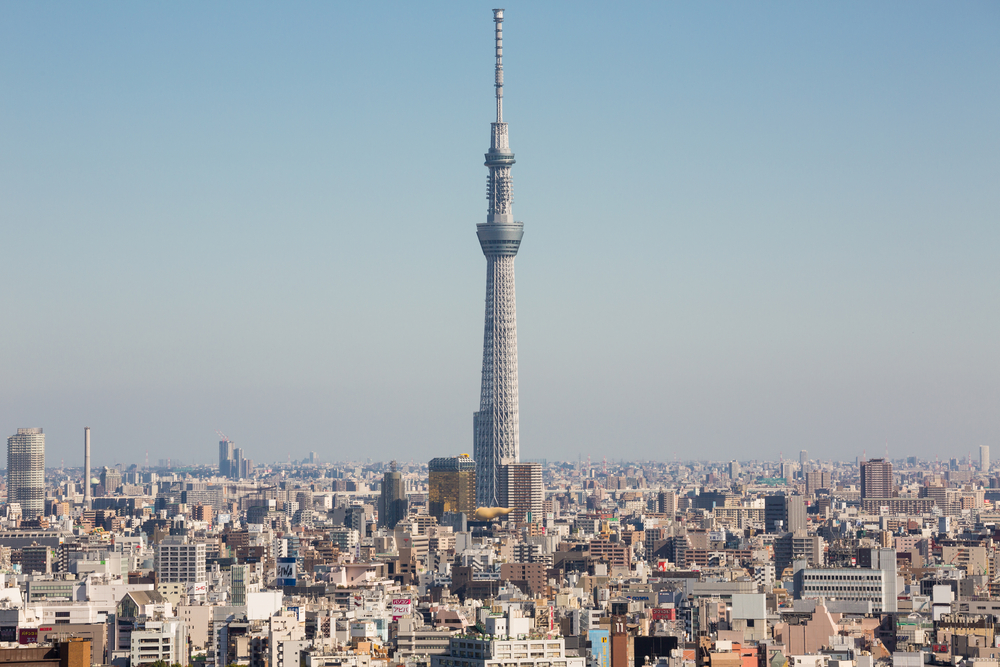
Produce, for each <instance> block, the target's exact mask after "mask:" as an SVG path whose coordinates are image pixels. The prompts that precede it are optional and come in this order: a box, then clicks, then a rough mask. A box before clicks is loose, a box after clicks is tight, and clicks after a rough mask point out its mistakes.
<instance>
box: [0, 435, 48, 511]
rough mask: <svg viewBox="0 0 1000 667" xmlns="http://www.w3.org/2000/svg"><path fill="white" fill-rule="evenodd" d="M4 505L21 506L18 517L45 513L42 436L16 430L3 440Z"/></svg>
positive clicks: (43, 438)
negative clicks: (5, 450) (5, 491)
mask: <svg viewBox="0 0 1000 667" xmlns="http://www.w3.org/2000/svg"><path fill="white" fill-rule="evenodd" d="M7 502H8V503H19V504H20V505H21V516H22V517H24V518H25V519H35V518H37V517H38V516H40V515H42V514H44V513H45V434H44V433H43V432H42V429H40V428H19V429H17V433H16V434H15V435H12V436H10V437H9V438H7Z"/></svg>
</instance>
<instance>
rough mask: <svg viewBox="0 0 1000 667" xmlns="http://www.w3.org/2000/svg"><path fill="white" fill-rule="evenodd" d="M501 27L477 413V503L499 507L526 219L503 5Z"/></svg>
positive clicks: (513, 413) (509, 448)
mask: <svg viewBox="0 0 1000 667" xmlns="http://www.w3.org/2000/svg"><path fill="white" fill-rule="evenodd" d="M493 23H494V25H495V30H496V71H495V76H494V82H493V83H494V86H495V87H496V99H497V119H496V121H494V122H493V123H490V130H491V131H490V148H489V150H488V151H487V152H486V155H485V157H486V162H485V163H484V164H485V166H486V168H487V169H488V170H489V179H488V181H487V187H486V199H487V201H488V202H489V203H488V205H487V207H486V222H485V223H480V224H478V225H476V235H477V236H478V237H479V245H480V247H481V248H482V250H483V254H484V255H485V256H486V319H485V328H484V336H483V376H482V385H481V389H480V395H479V412H476V413H475V415H474V416H473V420H472V423H473V432H474V441H473V443H474V451H475V457H476V503H477V504H478V505H479V506H480V507H498V506H500V502H501V498H503V494H502V493H501V488H500V487H501V484H502V482H501V469H502V468H503V466H505V465H508V464H511V463H518V462H519V461H520V460H521V459H520V443H519V434H518V403H517V314H516V312H517V308H516V305H515V299H514V257H515V255H517V250H518V247H519V246H520V245H521V237H522V236H523V235H524V224H523V223H521V222H516V221H515V220H514V211H513V203H514V198H513V192H512V181H511V174H510V170H511V167H512V166H513V165H514V153H512V152H511V150H510V144H509V142H508V137H507V123H505V122H504V120H503V10H502V9H494V10H493Z"/></svg>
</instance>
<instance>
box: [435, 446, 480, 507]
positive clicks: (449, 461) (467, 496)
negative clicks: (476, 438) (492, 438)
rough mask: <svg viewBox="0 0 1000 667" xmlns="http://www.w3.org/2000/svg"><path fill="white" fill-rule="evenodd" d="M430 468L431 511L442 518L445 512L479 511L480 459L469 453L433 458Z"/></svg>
mask: <svg viewBox="0 0 1000 667" xmlns="http://www.w3.org/2000/svg"><path fill="white" fill-rule="evenodd" d="M427 470H428V481H427V488H428V496H429V497H428V499H427V502H428V511H429V512H430V514H431V516H434V517H437V518H438V519H440V518H441V517H442V516H443V515H444V513H445V512H462V513H464V514H465V516H466V518H472V514H473V512H475V511H476V462H475V461H473V460H472V459H471V458H470V457H469V455H468V454H462V455H461V456H448V457H444V456H442V457H439V458H436V459H431V462H430V463H429V464H428V465H427Z"/></svg>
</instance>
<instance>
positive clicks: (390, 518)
mask: <svg viewBox="0 0 1000 667" xmlns="http://www.w3.org/2000/svg"><path fill="white" fill-rule="evenodd" d="M407 510H408V507H407V502H406V489H405V487H404V486H403V475H402V474H401V473H400V472H399V471H397V470H396V462H395V461H393V462H392V469H391V470H390V471H389V472H387V473H385V474H384V475H382V494H381V495H380V496H379V499H378V525H379V526H380V527H382V526H384V527H386V528H395V527H396V524H397V523H399V522H400V521H402V520H403V519H405V518H406V513H407Z"/></svg>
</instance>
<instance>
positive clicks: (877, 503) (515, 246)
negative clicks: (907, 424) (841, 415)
mask: <svg viewBox="0 0 1000 667" xmlns="http://www.w3.org/2000/svg"><path fill="white" fill-rule="evenodd" d="M503 22H504V10H502V9H494V10H493V28H492V29H493V31H494V34H493V40H494V41H493V45H494V46H493V48H494V49H495V56H493V57H494V58H495V61H494V64H493V67H494V78H493V87H494V91H495V104H496V107H495V109H496V116H495V120H493V121H492V122H491V123H490V144H489V149H488V150H487V152H486V153H485V156H484V157H485V163H484V164H485V166H486V167H487V169H488V183H487V199H488V202H489V203H488V207H487V217H486V221H485V222H483V223H480V224H478V225H477V226H476V233H477V238H478V241H479V244H480V249H481V250H482V252H483V255H484V256H485V258H486V267H487V275H486V298H485V317H484V325H485V326H484V339H483V340H484V345H483V356H482V374H481V384H480V386H479V403H478V405H479V408H478V410H476V411H475V412H474V413H473V414H472V415H471V416H472V419H471V420H470V422H471V424H470V425H472V427H473V428H472V433H471V434H470V435H471V436H472V437H471V439H470V441H469V442H468V447H467V450H468V451H467V452H463V451H461V450H462V449H466V447H461V448H460V449H459V450H458V451H454V448H453V447H452V446H451V445H448V446H447V448H442V449H441V451H436V452H434V456H433V458H430V457H428V460H416V459H411V460H409V461H404V460H381V459H385V458H389V457H388V456H386V455H385V453H384V452H382V453H380V452H379V451H378V449H377V448H359V449H358V451H357V453H356V454H354V455H352V456H351V457H350V458H353V459H354V460H332V459H333V458H335V457H333V456H329V455H328V454H327V453H326V452H318V451H284V450H280V451H278V450H279V449H280V448H275V451H273V452H272V456H273V458H274V459H276V460H270V461H267V460H256V461H255V460H253V458H252V457H251V456H250V455H249V454H248V451H247V450H246V449H244V448H243V447H241V446H240V444H239V443H237V442H235V441H234V440H232V439H230V438H228V437H226V436H225V434H223V433H222V432H218V433H217V436H218V438H217V439H216V437H215V436H206V438H205V439H204V441H203V442H201V443H199V447H198V449H199V450H207V449H211V450H213V451H214V447H215V445H216V443H217V444H218V462H217V464H215V463H213V464H211V465H202V464H197V465H185V464H184V463H183V462H182V461H181V460H180V459H179V458H178V454H177V453H174V452H171V451H163V450H160V451H152V452H146V453H145V458H144V459H143V460H137V459H139V458H140V456H141V454H140V452H138V450H137V451H135V452H133V453H132V455H133V459H132V460H130V461H126V462H124V463H122V464H118V465H114V466H106V465H105V466H99V467H98V466H92V463H91V461H92V456H94V455H95V454H96V455H98V456H97V458H98V459H100V460H102V461H111V460H117V459H114V458H112V455H111V454H109V453H107V452H106V450H103V449H102V434H101V432H100V429H98V428H95V429H93V431H92V429H91V428H89V427H87V426H84V425H81V426H80V449H79V459H78V460H71V461H67V460H65V459H64V460H62V461H60V465H59V466H55V465H53V461H52V460H51V459H48V460H47V458H46V433H45V430H44V428H41V427H37V426H26V427H24V428H18V429H17V432H16V433H13V434H11V435H10V436H9V437H8V439H7V464H6V471H5V481H4V483H3V488H2V489H0V495H2V497H4V498H5V499H6V503H5V504H4V505H3V509H2V514H0V663H2V664H5V665H8V666H10V667H19V666H21V665H24V666H28V665H32V666H41V665H53V666H55V665H57V664H58V665H60V667H88V666H92V665H115V666H116V667H172V666H175V665H178V666H183V667H187V666H189V665H204V666H206V667H207V666H211V667H231V666H236V665H239V666H246V667H397V666H400V665H406V666H408V667H410V666H412V667H417V666H423V667H645V666H647V665H648V666H653V665H656V666H662V667H876V666H878V667H889V666H890V665H891V666H892V667H922V666H923V665H924V664H939V665H964V666H968V667H973V666H974V667H997V665H1000V633H998V632H997V618H998V617H1000V468H998V467H997V466H994V465H993V464H992V462H991V459H990V447H989V445H987V444H982V445H980V444H978V443H977V445H976V447H977V449H975V450H973V451H970V452H968V453H965V454H963V455H956V454H955V453H954V452H952V451H948V450H942V451H943V453H944V456H942V457H941V458H936V459H934V460H927V459H925V458H918V457H916V456H910V455H909V454H908V453H906V452H903V455H902V456H900V455H899V453H898V452H893V453H894V454H895V456H892V457H890V453H889V447H888V444H887V445H886V447H885V451H884V453H883V454H882V455H879V454H878V453H875V452H871V454H873V455H871V456H869V453H862V454H861V455H860V456H854V455H853V453H849V452H847V451H845V452H844V455H843V458H844V460H831V459H828V458H822V457H815V456H810V452H809V451H807V450H806V449H802V450H801V451H798V452H797V453H791V452H790V453H789V457H788V458H785V457H784V456H779V457H778V459H777V460H773V459H772V460H762V459H761V458H759V457H758V456H759V455H756V454H755V453H754V452H750V451H748V452H746V454H747V455H746V456H741V457H737V458H735V459H733V460H725V461H710V460H698V457H697V453H696V452H687V454H686V455H684V456H680V457H671V454H670V453H669V452H668V451H667V450H666V449H664V450H663V452H664V453H663V457H662V458H663V459H670V458H673V460H648V459H643V460H630V454H631V455H634V452H633V453H630V452H629V451H627V448H620V449H615V450H614V451H609V452H608V453H609V454H613V456H612V457H608V458H605V457H603V456H602V457H601V459H600V460H591V458H590V457H586V458H585V457H584V456H582V455H580V456H578V457H577V459H576V460H561V461H560V460H548V459H531V458H530V457H525V456H524V455H523V453H522V450H521V441H520V414H521V413H520V404H519V384H518V354H517V352H518V350H517V344H518V340H517V317H516V305H515V289H514V260H515V257H516V255H517V253H518V250H519V248H520V246H521V242H522V237H523V234H524V230H525V225H524V223H522V222H520V221H517V220H516V219H515V218H514V214H513V194H512V193H513V176H512V167H513V165H514V164H515V160H514V153H513V152H512V150H511V148H510V136H509V130H508V125H507V123H506V122H505V121H504V116H503V96H504V69H503ZM422 150H423V151H425V152H427V151H429V150H431V149H428V148H426V147H425V148H423V149H422ZM467 231H471V230H467ZM471 396H472V392H471V391H470V397H471ZM392 409H393V407H392V406H388V407H386V408H385V410H386V412H391V411H392ZM42 426H44V424H43V425H42ZM796 449H798V447H796ZM530 451H532V452H544V451H545V450H544V447H542V446H539V445H537V443H536V444H534V445H533V447H532V449H531V450H530ZM150 456H152V460H151V459H150ZM282 459H284V460H282ZM293 459H294V460H293ZM200 460H204V458H202V459H200Z"/></svg>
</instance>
